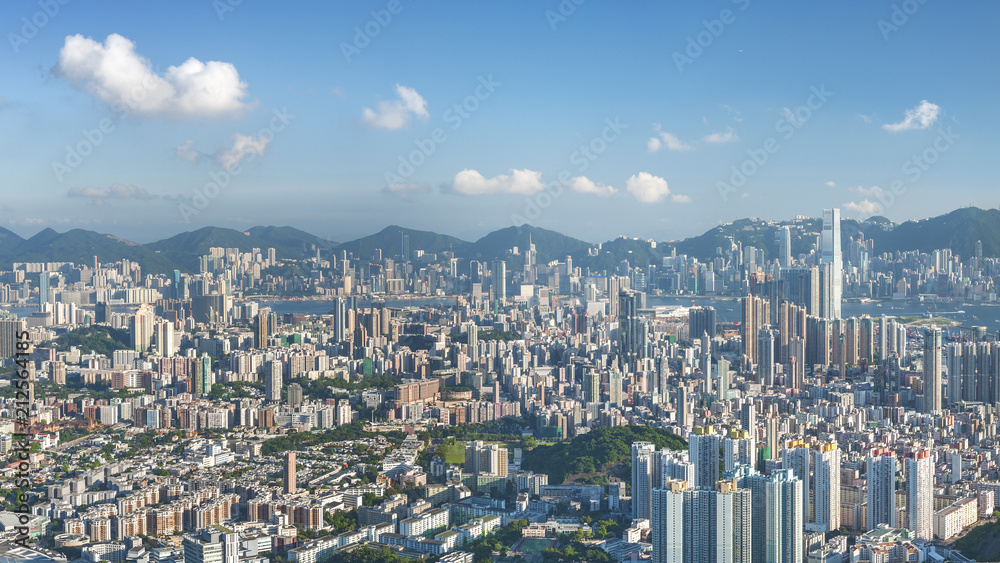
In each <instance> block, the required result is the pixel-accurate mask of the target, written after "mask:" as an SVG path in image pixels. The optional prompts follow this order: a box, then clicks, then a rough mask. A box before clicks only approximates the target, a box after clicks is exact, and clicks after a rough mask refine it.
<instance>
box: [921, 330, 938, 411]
mask: <svg viewBox="0 0 1000 563" xmlns="http://www.w3.org/2000/svg"><path fill="white" fill-rule="evenodd" d="M923 384H924V412H931V413H933V412H938V411H940V410H941V393H942V391H943V387H942V381H941V329H940V328H937V327H934V328H928V329H924V377H923Z"/></svg>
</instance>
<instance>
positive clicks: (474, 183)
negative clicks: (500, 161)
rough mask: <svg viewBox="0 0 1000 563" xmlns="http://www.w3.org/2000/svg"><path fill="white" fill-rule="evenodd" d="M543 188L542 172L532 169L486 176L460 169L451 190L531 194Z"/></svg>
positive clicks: (465, 193) (467, 192) (476, 192)
mask: <svg viewBox="0 0 1000 563" xmlns="http://www.w3.org/2000/svg"><path fill="white" fill-rule="evenodd" d="M543 189H545V184H542V173H541V172H535V171H533V170H511V171H510V174H498V175H496V176H494V177H492V178H486V177H484V176H483V175H482V174H480V173H479V172H477V171H475V170H469V169H466V170H462V171H461V172H459V173H458V174H455V180H454V182H452V190H454V191H455V192H456V193H460V194H464V195H483V194H533V193H536V192H540V191H542V190H543Z"/></svg>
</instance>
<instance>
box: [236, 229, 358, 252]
mask: <svg viewBox="0 0 1000 563" xmlns="http://www.w3.org/2000/svg"><path fill="white" fill-rule="evenodd" d="M247 232H248V233H250V236H252V237H257V238H258V239H260V240H263V241H267V242H268V243H269V245H268V246H272V247H274V248H275V249H277V248H278V247H279V246H280V247H284V248H287V249H289V250H293V249H298V250H299V251H300V252H303V253H305V254H313V253H314V252H316V249H330V248H335V247H336V246H337V245H338V244H340V243H337V242H333V241H332V240H326V239H323V238H320V237H318V236H316V235H313V234H310V233H307V232H305V231H300V230H299V229H296V228H295V227H253V228H251V229H250V230H249V231H247Z"/></svg>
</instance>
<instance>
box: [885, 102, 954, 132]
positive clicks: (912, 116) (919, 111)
mask: <svg viewBox="0 0 1000 563" xmlns="http://www.w3.org/2000/svg"><path fill="white" fill-rule="evenodd" d="M940 112H941V107H940V106H938V105H937V104H932V103H930V102H928V101H927V100H923V101H922V102H920V105H918V106H917V107H915V108H913V109H908V110H906V117H904V118H903V120H902V121H900V122H899V123H886V124H885V125H883V126H882V129H885V130H886V131H889V132H891V133H896V132H899V131H910V130H913V129H927V128H928V127H930V126H931V125H934V122H935V121H937V118H938V114H939V113H940Z"/></svg>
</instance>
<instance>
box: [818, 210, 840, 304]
mask: <svg viewBox="0 0 1000 563" xmlns="http://www.w3.org/2000/svg"><path fill="white" fill-rule="evenodd" d="M840 245H841V242H840V209H837V208H833V209H824V210H823V235H822V238H821V241H820V246H821V252H822V261H823V265H824V266H827V265H829V267H828V269H826V270H825V272H824V275H823V279H822V280H821V284H822V283H823V282H825V284H826V285H825V287H824V289H823V299H824V303H823V304H822V308H823V316H824V317H826V318H828V319H839V318H840V304H841V297H842V295H843V287H844V263H843V254H842V253H841V251H840Z"/></svg>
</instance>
